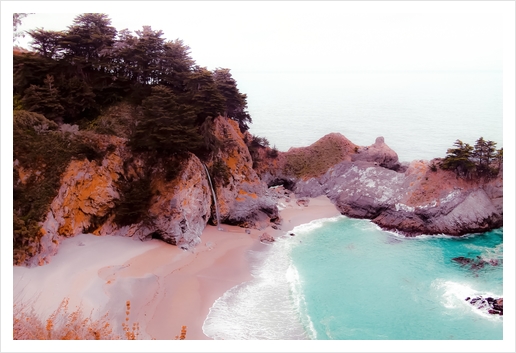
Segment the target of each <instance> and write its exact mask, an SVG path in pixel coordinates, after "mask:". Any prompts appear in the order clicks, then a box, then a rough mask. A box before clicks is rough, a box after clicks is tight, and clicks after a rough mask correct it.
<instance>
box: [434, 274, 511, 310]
mask: <svg viewBox="0 0 516 353" xmlns="http://www.w3.org/2000/svg"><path fill="white" fill-rule="evenodd" d="M432 287H433V288H434V289H436V290H437V292H438V293H440V294H441V295H442V304H443V305H444V307H446V308H447V309H459V310H460V309H462V310H463V311H470V312H471V313H473V314H475V315H479V316H482V317H484V318H486V319H490V320H500V319H501V317H500V316H498V315H492V314H489V313H488V312H487V310H480V309H479V308H478V307H477V306H475V305H472V304H470V303H469V301H467V300H466V299H467V298H473V297H484V298H485V297H492V298H500V297H503V294H500V293H492V292H488V291H481V290H478V289H474V288H472V287H471V286H469V285H467V284H464V283H459V282H454V281H450V280H443V279H436V280H434V281H433V282H432Z"/></svg>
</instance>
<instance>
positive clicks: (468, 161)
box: [434, 137, 503, 178]
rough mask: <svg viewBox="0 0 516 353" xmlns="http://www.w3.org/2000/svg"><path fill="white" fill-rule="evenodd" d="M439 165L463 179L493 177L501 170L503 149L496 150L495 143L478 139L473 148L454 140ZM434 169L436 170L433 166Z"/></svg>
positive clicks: (481, 138)
mask: <svg viewBox="0 0 516 353" xmlns="http://www.w3.org/2000/svg"><path fill="white" fill-rule="evenodd" d="M453 145H454V148H449V149H448V150H447V152H446V157H445V158H444V159H443V160H442V163H441V164H440V166H441V168H442V169H445V170H452V171H454V172H455V173H456V174H457V175H458V176H461V177H465V178H474V177H487V178H489V177H494V176H496V175H497V174H498V172H499V171H500V169H501V168H502V162H503V148H500V149H498V150H497V149H496V142H493V141H486V140H484V138H483V137H480V138H479V139H478V140H477V141H476V143H475V146H471V145H469V144H468V143H464V142H462V141H461V140H456V141H455V143H454V144H453ZM434 168H436V167H435V166H434Z"/></svg>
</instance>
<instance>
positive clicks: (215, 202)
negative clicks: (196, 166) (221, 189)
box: [202, 164, 224, 230]
mask: <svg viewBox="0 0 516 353" xmlns="http://www.w3.org/2000/svg"><path fill="white" fill-rule="evenodd" d="M202 166H203V167H204V170H205V171H206V176H207V177H208V182H209V183H210V188H211V194H212V195H213V203H214V204H215V217H217V229H218V230H224V229H223V228H222V226H221V225H220V214H219V205H218V204H217V195H216V194H215V189H214V188H213V183H212V182H211V177H210V173H209V172H208V168H207V167H206V165H205V164H203V165H202Z"/></svg>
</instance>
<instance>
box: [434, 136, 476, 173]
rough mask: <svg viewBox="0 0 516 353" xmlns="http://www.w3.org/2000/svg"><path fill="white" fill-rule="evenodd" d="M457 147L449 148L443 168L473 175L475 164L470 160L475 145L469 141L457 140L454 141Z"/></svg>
mask: <svg viewBox="0 0 516 353" xmlns="http://www.w3.org/2000/svg"><path fill="white" fill-rule="evenodd" d="M454 146H456V148H449V149H448V150H447V151H446V153H447V156H446V157H445V158H444V160H443V163H442V168H443V169H448V170H454V171H455V172H456V173H457V175H462V176H471V173H472V172H473V170H474V169H475V164H474V163H473V162H472V161H471V160H470V158H471V153H472V151H473V147H472V146H470V145H469V144H467V143H464V142H462V141H461V140H457V141H455V143H454Z"/></svg>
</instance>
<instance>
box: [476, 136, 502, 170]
mask: <svg viewBox="0 0 516 353" xmlns="http://www.w3.org/2000/svg"><path fill="white" fill-rule="evenodd" d="M495 156H496V142H493V141H486V140H484V138H483V137H480V138H479V139H478V140H477V141H476V143H475V149H474V150H473V152H472V154H471V157H472V160H473V162H474V163H475V164H476V166H477V173H478V174H479V175H487V174H490V173H491V164H492V163H493V162H494V161H495V160H496V157H495Z"/></svg>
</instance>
